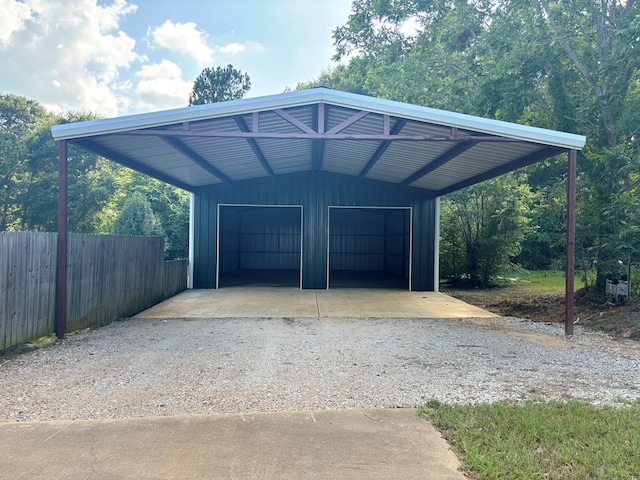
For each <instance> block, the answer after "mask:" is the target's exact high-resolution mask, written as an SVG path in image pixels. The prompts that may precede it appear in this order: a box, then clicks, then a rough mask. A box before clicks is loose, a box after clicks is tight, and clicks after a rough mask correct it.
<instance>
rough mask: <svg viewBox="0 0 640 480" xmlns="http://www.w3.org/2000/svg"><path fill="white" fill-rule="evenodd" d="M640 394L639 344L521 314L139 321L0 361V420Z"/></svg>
mask: <svg viewBox="0 0 640 480" xmlns="http://www.w3.org/2000/svg"><path fill="white" fill-rule="evenodd" d="M431 398H437V399H440V400H443V401H446V402H487V401H488V402H493V401H497V400H502V399H510V400H524V399H567V398H583V399H587V400H589V401H591V402H594V403H613V402H616V401H620V400H621V399H622V398H627V399H630V400H633V399H637V398H640V348H639V346H638V345H637V344H634V343H633V342H618V341H613V340H610V339H608V338H606V337H603V336H601V335H598V334H595V333H589V332H585V331H583V330H581V329H580V328H579V327H577V328H576V335H574V336H573V337H572V338H571V339H565V337H564V335H563V331H562V327H561V326H560V325H545V324H541V323H534V322H530V321H528V320H521V319H515V318H496V319H466V320H451V319H448V320H424V319H348V318H346V319H345V318H340V319H325V318H322V319H317V318H314V319H306V318H305V319H255V318H254V319H242V318H234V319H195V320H194V319H189V320H180V319H176V320H158V319H132V320H127V321H122V322H116V323H113V324H111V325H109V326H106V327H104V328H101V329H99V330H95V331H90V332H85V333H81V334H78V335H76V336H73V337H69V338H67V339H66V340H64V341H63V342H59V343H57V344H55V345H52V346H49V347H46V348H42V349H40V350H36V351H33V352H29V353H26V354H22V355H19V356H17V357H15V358H13V359H4V360H3V359H0V421H27V420H62V419H91V418H123V417H145V416H162V415H181V414H189V415H194V414H209V413H232V412H234V413H245V412H258V411H260V412H269V411H298V410H310V409H338V408H378V407H396V406H397V407H415V406H418V405H420V404H422V403H423V402H425V401H426V400H428V399H431Z"/></svg>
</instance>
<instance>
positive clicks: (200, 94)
mask: <svg viewBox="0 0 640 480" xmlns="http://www.w3.org/2000/svg"><path fill="white" fill-rule="evenodd" d="M249 89H251V79H250V78H249V75H247V74H246V73H242V72H241V71H240V70H236V69H235V68H233V65H227V66H226V67H225V68H222V67H216V68H212V67H207V68H205V69H204V70H202V72H201V73H200V75H198V77H197V78H196V80H195V82H194V83H193V90H192V91H191V93H190V94H189V105H203V104H206V103H216V102H224V101H227V100H238V99H240V98H242V97H244V96H245V94H246V93H247V92H248V91H249Z"/></svg>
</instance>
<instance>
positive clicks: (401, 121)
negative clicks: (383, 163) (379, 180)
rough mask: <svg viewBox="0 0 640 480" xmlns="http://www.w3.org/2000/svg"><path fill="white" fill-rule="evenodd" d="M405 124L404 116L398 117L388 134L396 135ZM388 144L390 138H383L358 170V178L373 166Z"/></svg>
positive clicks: (363, 175)
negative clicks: (359, 170)
mask: <svg viewBox="0 0 640 480" xmlns="http://www.w3.org/2000/svg"><path fill="white" fill-rule="evenodd" d="M406 124H407V120H406V119H404V118H401V119H399V120H398V121H397V122H396V123H394V124H393V127H392V128H391V131H390V132H389V134H390V135H391V136H395V135H398V134H399V133H400V131H401V130H402V129H403V128H404V126H405V125H406ZM390 146H391V140H385V141H383V142H382V143H381V144H380V146H379V147H378V149H377V150H376V151H375V152H374V154H373V156H372V157H371V158H370V159H369V161H368V162H367V164H366V165H365V166H364V168H363V169H362V171H361V172H360V175H358V178H359V179H361V178H364V177H365V175H366V174H367V173H369V170H371V169H372V168H373V166H374V165H375V164H376V162H377V161H378V160H380V157H382V155H383V154H384V152H386V151H387V148H389V147H390Z"/></svg>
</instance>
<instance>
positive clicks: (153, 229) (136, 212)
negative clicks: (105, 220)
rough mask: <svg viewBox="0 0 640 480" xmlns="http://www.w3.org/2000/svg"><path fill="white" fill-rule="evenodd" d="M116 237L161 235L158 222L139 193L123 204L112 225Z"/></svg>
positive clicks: (149, 206)
mask: <svg viewBox="0 0 640 480" xmlns="http://www.w3.org/2000/svg"><path fill="white" fill-rule="evenodd" d="M113 233H115V234H117V235H162V234H163V232H162V227H161V226H160V222H158V220H157V219H156V216H155V215H154V213H153V210H152V209H151V205H150V204H149V202H148V201H147V199H146V198H144V195H142V194H141V193H138V192H136V193H134V194H133V195H131V196H130V197H129V198H128V199H127V201H126V202H125V204H124V207H123V208H122V211H121V212H120V214H119V215H118V217H117V218H116V221H115V224H114V225H113Z"/></svg>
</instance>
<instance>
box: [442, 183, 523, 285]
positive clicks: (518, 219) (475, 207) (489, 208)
mask: <svg viewBox="0 0 640 480" xmlns="http://www.w3.org/2000/svg"><path fill="white" fill-rule="evenodd" d="M532 198H533V197H532V193H531V191H530V190H529V188H528V186H527V185H526V184H525V183H524V182H522V180H521V179H518V178H517V177H516V176H515V175H513V174H509V175H503V176H502V177H498V178H494V179H491V180H488V181H486V182H482V183H480V184H478V185H473V186H471V187H469V188H468V189H466V190H461V191H458V192H454V193H452V194H451V195H448V196H447V197H446V198H445V199H444V200H443V202H442V237H443V241H442V243H441V251H442V253H443V258H444V261H443V264H442V270H441V272H442V274H443V275H445V276H455V277H461V276H467V277H468V279H469V281H470V283H471V285H472V286H474V287H477V286H479V285H487V284H489V283H490V282H491V280H492V278H493V277H495V276H496V275H497V274H499V273H500V271H501V270H502V269H504V268H505V267H506V266H508V265H509V263H510V262H511V260H512V259H513V258H514V257H515V256H516V255H518V254H519V253H520V250H521V242H522V240H523V239H524V237H525V235H526V231H527V228H528V226H529V218H528V216H527V214H528V212H529V208H530V204H531V201H532Z"/></svg>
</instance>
